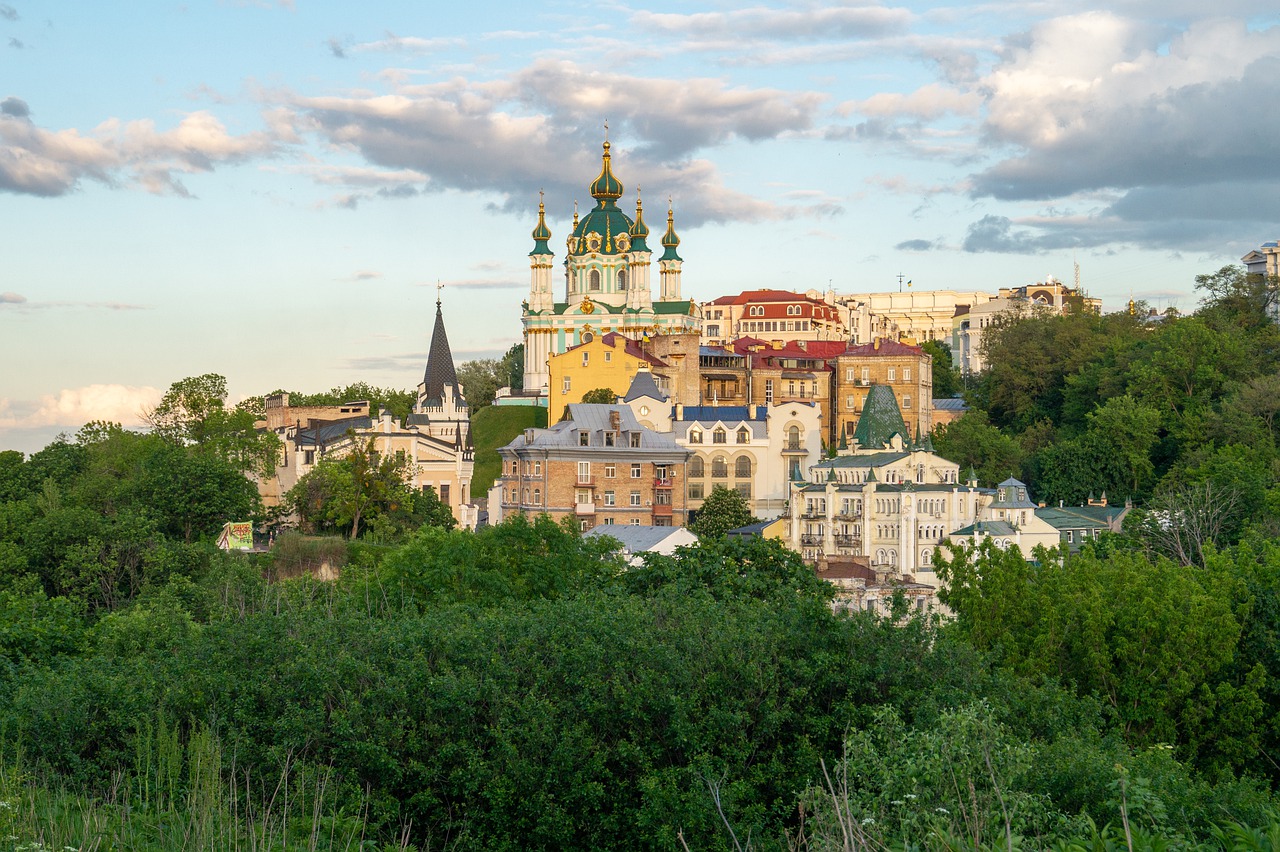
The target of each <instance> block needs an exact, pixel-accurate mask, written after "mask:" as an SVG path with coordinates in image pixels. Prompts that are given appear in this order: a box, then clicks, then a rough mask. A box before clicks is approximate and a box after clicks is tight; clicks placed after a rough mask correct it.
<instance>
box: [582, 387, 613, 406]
mask: <svg viewBox="0 0 1280 852" xmlns="http://www.w3.org/2000/svg"><path fill="white" fill-rule="evenodd" d="M582 401H583V402H585V403H591V404H596V405H613V404H614V403H615V402H617V401H618V395H617V394H616V393H614V392H613V388H596V389H595V390H589V391H587V392H586V393H584V394H583V395H582Z"/></svg>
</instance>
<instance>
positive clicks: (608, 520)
mask: <svg viewBox="0 0 1280 852" xmlns="http://www.w3.org/2000/svg"><path fill="white" fill-rule="evenodd" d="M604 525H605V526H606V527H611V526H613V518H605V519H604Z"/></svg>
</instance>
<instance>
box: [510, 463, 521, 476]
mask: <svg viewBox="0 0 1280 852" xmlns="http://www.w3.org/2000/svg"><path fill="white" fill-rule="evenodd" d="M519 472H520V462H515V461H513V462H512V463H511V475H512V476H515V475H516V474H518V473H519Z"/></svg>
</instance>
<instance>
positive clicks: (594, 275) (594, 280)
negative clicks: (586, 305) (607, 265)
mask: <svg viewBox="0 0 1280 852" xmlns="http://www.w3.org/2000/svg"><path fill="white" fill-rule="evenodd" d="M587 280H588V282H590V283H589V284H588V285H587V286H588V287H589V289H592V290H599V289H600V270H599V269H593V270H591V274H590V275H588V276H587Z"/></svg>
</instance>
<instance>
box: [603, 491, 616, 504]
mask: <svg viewBox="0 0 1280 852" xmlns="http://www.w3.org/2000/svg"><path fill="white" fill-rule="evenodd" d="M615 501H616V497H615V496H614V493H613V492H612V491H606V492H604V504H605V505H606V506H616V505H617V503H616V502H615Z"/></svg>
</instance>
